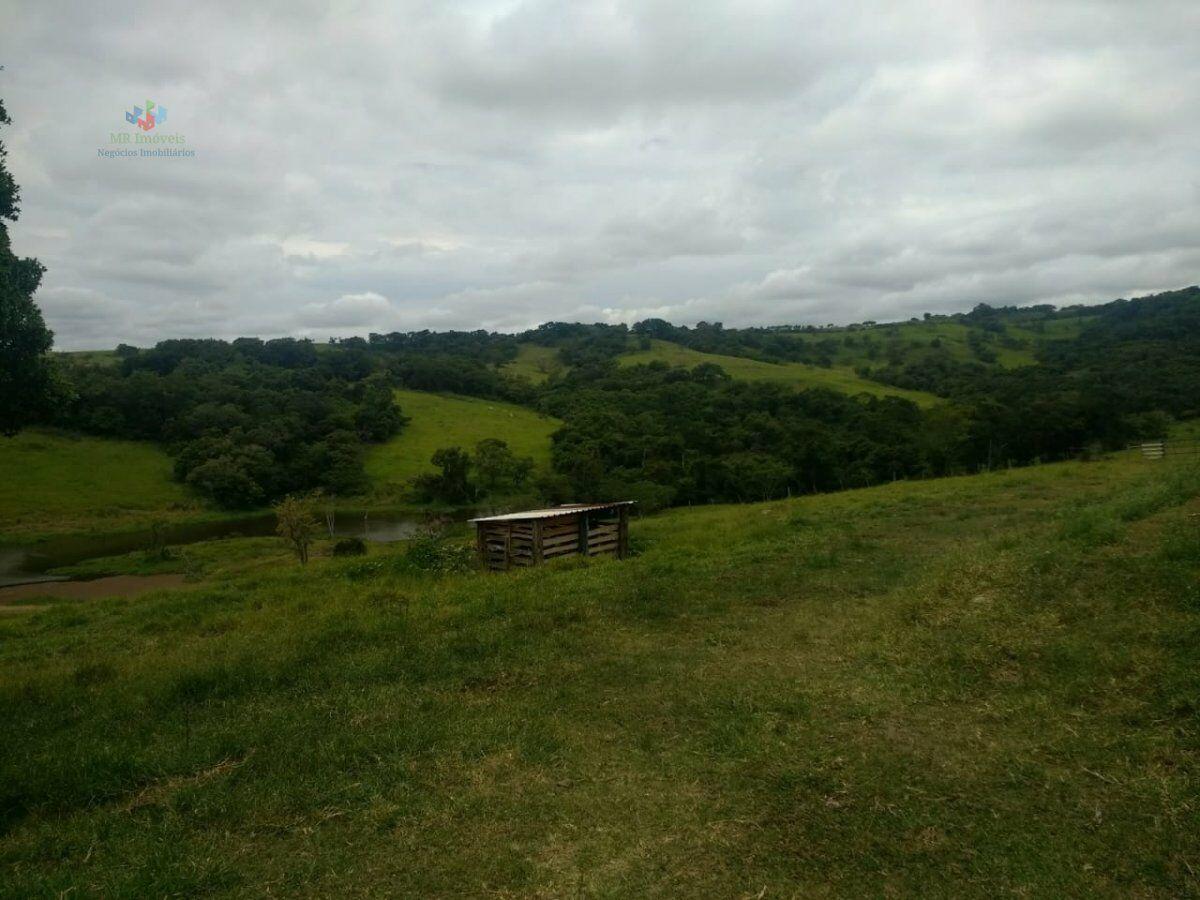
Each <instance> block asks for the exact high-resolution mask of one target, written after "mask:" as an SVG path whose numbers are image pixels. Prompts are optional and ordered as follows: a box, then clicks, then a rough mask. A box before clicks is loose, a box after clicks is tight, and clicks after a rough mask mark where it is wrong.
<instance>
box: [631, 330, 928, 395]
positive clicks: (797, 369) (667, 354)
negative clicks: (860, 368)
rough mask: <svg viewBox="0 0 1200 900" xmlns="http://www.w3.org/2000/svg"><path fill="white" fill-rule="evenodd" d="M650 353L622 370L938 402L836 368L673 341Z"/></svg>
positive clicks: (636, 354) (655, 345)
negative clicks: (703, 370)
mask: <svg viewBox="0 0 1200 900" xmlns="http://www.w3.org/2000/svg"><path fill="white" fill-rule="evenodd" d="M651 345H652V346H651V348H650V349H649V350H635V351H632V352H630V353H625V354H622V355H621V356H619V357H617V362H618V363H620V364H621V365H623V366H636V365H641V364H645V363H651V362H663V363H666V364H667V365H671V366H684V367H686V368H689V369H691V368H694V367H695V366H698V365H701V364H703V363H712V364H714V365H718V366H720V367H721V368H722V369H724V370H725V373H726V374H727V375H729V376H730V377H731V378H736V379H740V380H743V381H773V382H778V383H780V384H787V385H791V386H793V387H796V388H810V387H820V388H828V389H829V390H832V391H841V392H842V393H845V394H871V395H873V396H876V397H888V396H891V397H903V398H904V399H906V400H911V401H913V402H914V403H916V404H917V405H918V406H923V407H927V406H932V405H934V404H935V403H938V402H940V400H939V398H937V397H935V396H934V395H933V394H927V393H925V392H924V391H910V390H905V389H904V388H896V387H891V386H889V385H886V384H880V383H879V382H877V381H869V380H867V379H865V378H860V377H859V376H858V375H856V374H855V373H854V372H853V371H852V370H851V369H848V368H845V367H839V366H834V367H833V368H829V369H826V368H822V367H820V366H809V365H805V364H804V363H768V362H761V361H760V360H756V359H748V358H746V357H741V356H724V355H722V354H719V353H702V352H700V351H699V350H692V349H691V348H689V347H684V346H682V345H680V344H675V343H672V342H670V341H660V340H655V341H652V342H651Z"/></svg>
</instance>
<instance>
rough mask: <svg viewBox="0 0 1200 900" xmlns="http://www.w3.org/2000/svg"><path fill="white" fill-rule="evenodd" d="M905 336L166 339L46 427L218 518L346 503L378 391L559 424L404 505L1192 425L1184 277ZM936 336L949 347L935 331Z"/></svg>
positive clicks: (715, 485) (736, 497) (482, 452)
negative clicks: (836, 380)
mask: <svg viewBox="0 0 1200 900" xmlns="http://www.w3.org/2000/svg"><path fill="white" fill-rule="evenodd" d="M902 325H903V327H900V325H878V324H876V323H863V324H860V325H855V326H849V327H842V328H831V327H826V328H813V327H807V328H775V329H767V328H750V329H726V328H723V327H722V326H721V325H720V324H710V323H701V324H700V325H698V326H696V327H694V328H686V327H678V326H674V325H671V324H669V323H666V322H663V321H661V320H648V321H645V322H639V323H637V324H636V325H634V326H632V327H627V326H624V325H615V326H613V325H583V324H575V323H547V324H545V325H542V326H539V327H538V328H536V329H533V330H530V331H527V332H525V333H523V334H516V335H510V334H493V333H488V332H484V331H477V332H469V333H466V332H445V333H434V332H415V333H393V334H383V335H381V334H371V335H370V336H368V337H366V338H349V339H340V340H332V341H330V342H329V343H325V344H315V343H313V342H310V341H306V340H296V339H292V338H283V339H278V340H269V341H262V340H258V339H255V338H241V339H238V340H235V341H232V342H225V341H219V340H170V341H163V342H161V343H159V344H157V345H156V346H155V347H152V348H148V349H138V348H134V347H129V346H121V347H119V348H118V349H117V351H116V361H115V363H113V362H112V361H111V360H110V361H107V362H100V363H96V362H90V363H89V362H77V363H74V364H72V365H70V366H67V367H65V374H66V377H67V381H68V382H69V384H70V388H71V389H70V391H69V393H70V396H71V398H72V399H71V400H70V401H69V402H66V403H64V404H61V405H59V406H58V407H57V409H56V412H55V414H54V417H53V421H54V422H55V423H56V424H59V425H62V426H64V427H69V428H72V429H76V430H79V431H83V432H88V433H94V434H101V435H111V436H122V437H133V438H141V439H147V440H153V441H157V442H160V443H162V444H163V445H165V446H167V447H168V448H169V449H170V451H171V453H172V454H173V457H174V459H175V468H176V475H177V477H178V478H179V479H181V480H183V481H185V482H187V483H188V484H191V485H192V486H194V487H195V488H196V489H197V490H198V491H199V492H200V493H202V494H204V495H207V496H209V497H211V498H212V499H214V500H215V501H217V502H218V503H220V504H222V505H226V506H253V505H256V504H259V503H262V502H265V501H268V500H271V499H273V498H276V497H279V496H282V495H283V494H286V493H289V492H293V491H299V490H309V489H314V488H321V489H324V490H326V491H328V492H331V493H336V494H340V495H352V494H356V493H361V492H362V491H364V490H366V489H367V488H368V486H369V485H368V482H367V478H366V475H365V473H364V469H363V464H362V460H363V453H364V449H365V446H366V445H368V444H370V443H372V442H380V441H385V440H387V439H388V438H389V437H391V436H392V435H394V434H396V433H398V432H399V431H400V430H401V429H402V428H403V427H404V424H405V416H404V414H403V411H402V410H401V409H399V408H398V407H397V406H396V404H395V403H394V402H393V399H392V392H391V388H392V387H406V388H410V389H415V390H426V391H445V392H453V393H458V394H463V395H468V396H476V397H484V398H494V399H503V400H507V401H510V402H516V403H520V404H524V405H527V406H530V407H533V408H536V409H538V410H540V411H542V412H545V413H547V414H550V415H553V416H556V417H558V418H559V419H561V420H563V422H564V423H565V425H564V427H563V428H561V429H560V430H559V431H558V432H557V433H556V434H555V435H554V438H553V443H554V446H553V454H552V459H553V470H552V471H543V472H540V473H536V474H533V475H531V474H530V472H529V465H528V463H527V461H523V460H519V459H515V458H512V457H511V456H506V455H505V449H504V448H503V446H496V444H497V443H498V442H493V444H491V445H489V446H485V447H482V448H480V449H477V450H475V453H474V455H472V450H473V448H455V447H447V448H444V450H445V452H442V453H440V454H439V458H438V460H437V461H436V462H437V465H438V466H439V467H440V469H441V474H440V475H439V476H436V477H432V476H431V477H427V478H425V479H422V480H421V481H420V482H419V483H417V484H414V485H413V490H414V492H415V493H414V496H416V497H418V498H419V499H425V500H431V499H441V500H445V501H447V502H450V501H453V502H464V501H466V500H469V499H472V498H477V497H478V496H480V492H481V490H482V484H479V485H475V486H472V484H471V479H472V478H474V479H475V481H476V482H483V481H485V480H486V481H487V482H489V483H490V484H492V485H493V486H494V485H495V483H496V482H497V480H498V476H497V475H496V473H497V472H501V473H503V472H512V473H516V474H513V475H512V477H511V478H509V479H508V483H509V484H510V486H511V485H512V484H517V485H521V486H525V488H526V490H533V491H535V492H536V493H537V494H538V495H539V497H540V499H542V500H545V501H563V500H567V499H579V500H588V499H599V498H611V497H615V496H620V497H632V498H635V499H637V500H639V501H640V502H641V503H642V504H643V505H644V507H646V508H650V509H653V508H658V507H662V506H666V505H672V504H683V503H704V502H712V501H747V500H759V499H763V498H769V497H777V496H782V495H784V494H788V493H792V494H795V493H803V492H813V491H829V490H839V489H844V488H849V487H859V486H865V485H870V484H874V483H878V482H881V481H888V480H893V479H899V478H911V477H930V476H938V475H945V474H952V473H959V472H968V471H976V470H979V469H981V468H987V467H995V466H1002V465H1025V464H1029V463H1032V462H1036V461H1048V460H1054V459H1061V458H1065V457H1068V456H1072V455H1078V454H1080V453H1083V452H1089V451H1092V450H1098V449H1106V448H1108V449H1111V448H1116V447H1120V446H1122V445H1124V443H1126V442H1127V441H1130V440H1133V439H1137V438H1141V437H1148V436H1157V435H1160V434H1162V433H1164V431H1165V429H1166V428H1167V427H1168V425H1169V424H1170V422H1171V421H1172V420H1173V419H1178V418H1189V417H1194V416H1197V415H1200V399H1198V398H1200V289H1197V288H1195V287H1193V288H1188V289H1185V290H1181V291H1175V292H1170V293H1166V294H1160V295H1157V296H1154V297H1147V298H1142V299H1138V300H1128V301H1127V300H1118V301H1115V302H1113V303H1108V304H1104V305H1100V306H1092V307H1074V308H1071V309H1066V310H1055V309H1053V308H1052V307H1048V306H1039V307H1034V308H1015V307H1009V308H993V307H989V306H986V305H982V304H981V305H979V306H977V307H976V308H975V309H974V310H972V311H971V312H969V313H965V314H960V315H955V316H938V317H926V318H924V319H922V320H913V321H912V322H910V323H902ZM949 327H953V328H954V329H957V330H958V331H957V332H955V333H957V334H960V335H961V336H962V340H961V341H960V342H959V344H957V345H954V346H951V345H949V344H948V343H947V341H945V340H943V338H941V337H939V336H938V335H940V334H942V333H945V332H946V331H947V329H948V328H949ZM926 332H928V334H932V335H934V336H933V337H931V338H930V337H928V336H927V335H926ZM1041 335H1046V337H1045V338H1044V339H1042V338H1040V336H1041ZM923 336H924V337H923ZM1031 336H1032V338H1031ZM651 341H669V342H671V343H673V344H678V345H681V346H684V347H688V348H691V349H695V350H699V351H702V352H705V353H720V354H723V355H724V356H733V357H747V358H751V359H757V360H761V361H764V362H809V363H811V364H813V365H818V366H831V365H834V364H835V363H836V364H838V365H843V364H849V363H850V362H857V363H858V365H856V370H857V371H858V373H859V374H860V375H862V376H864V377H869V378H870V379H872V380H873V381H875V382H878V383H880V384H890V385H896V386H898V387H904V388H913V389H919V390H923V391H927V392H929V393H932V394H936V395H937V396H938V397H941V398H944V401H943V402H941V403H937V404H934V405H932V406H931V407H929V408H924V409H922V408H919V407H918V406H916V405H915V404H914V403H912V402H910V401H908V400H905V399H901V398H898V397H888V396H882V397H881V396H871V395H867V394H860V395H857V396H851V395H849V394H846V393H841V392H838V391H834V390H829V389H825V388H819V387H810V388H808V389H804V390H796V389H794V388H792V387H789V386H786V385H781V384H772V383H762V382H748V381H739V380H736V379H734V378H731V377H730V376H729V375H728V374H727V373H726V372H725V371H723V370H722V368H721V367H720V366H718V365H714V364H711V363H705V364H702V365H698V366H694V367H691V368H684V367H678V366H670V365H667V364H665V363H663V362H651V363H648V364H641V365H622V364H620V357H621V356H622V355H623V354H627V353H629V352H632V351H635V350H637V349H639V348H643V349H644V348H645V347H647V346H649V345H650V344H649V342H651ZM525 345H534V346H537V347H541V348H549V349H550V350H552V351H553V352H554V353H555V354H556V356H557V358H558V360H559V361H560V362H561V364H562V365H561V369H560V370H559V371H558V372H556V374H554V375H553V376H551V377H548V378H546V379H545V380H543V381H541V382H540V383H534V381H532V380H531V379H529V378H527V377H523V376H521V375H518V374H512V372H511V371H510V368H509V364H511V363H512V362H513V360H515V359H516V358H517V356H518V354H519V352H520V349H521V347H522V346H525ZM1005 349H1008V350H1011V351H1014V352H1017V351H1019V352H1021V353H1025V354H1027V355H1028V357H1029V358H1028V361H1027V364H1023V365H1016V366H1008V367H1006V366H1002V365H998V364H997V357H998V353H1000V352H1003V351H1004V350H1005ZM527 477H528V483H526V479H527ZM501 480H503V479H501Z"/></svg>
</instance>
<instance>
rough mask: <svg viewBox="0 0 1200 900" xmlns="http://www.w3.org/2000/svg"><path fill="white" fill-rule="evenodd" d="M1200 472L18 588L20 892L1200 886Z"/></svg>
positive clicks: (821, 500) (4, 777)
mask: <svg viewBox="0 0 1200 900" xmlns="http://www.w3.org/2000/svg"><path fill="white" fill-rule="evenodd" d="M1198 495H1200V471H1197V470H1196V469H1195V468H1194V467H1189V466H1187V465H1183V464H1179V465H1177V464H1172V463H1164V464H1150V463H1145V462H1142V461H1140V460H1137V459H1134V458H1132V457H1124V458H1121V459H1114V460H1108V461H1101V462H1094V463H1069V464H1063V465H1057V466H1047V467H1042V468H1035V469H1026V470H1014V471H1012V472H999V473H994V474H989V475H981V476H976V477H971V478H958V479H945V480H941V481H933V482H912V483H904V482H901V483H896V484H892V485H888V486H885V487H880V488H873V489H868V490H862V491H854V492H848V493H844V494H838V495H828V496H820V497H809V498H801V499H797V500H792V501H786V502H783V501H781V502H774V503H769V504H763V505H755V506H744V507H706V508H702V509H695V510H677V511H674V512H671V513H668V514H665V515H662V516H658V517H655V518H651V519H646V520H641V521H637V522H635V523H634V529H633V536H632V538H633V544H634V547H635V548H636V549H637V551H638V555H637V556H636V557H635V558H633V559H631V560H628V561H625V562H615V561H606V562H592V563H590V564H589V563H587V562H586V561H582V560H576V561H572V562H569V563H568V564H565V565H560V566H550V567H546V568H542V569H539V570H530V571H525V572H520V573H514V574H510V575H503V576H483V575H475V574H462V575H449V576H444V577H441V578H435V577H433V576H429V575H419V574H413V573H412V572H411V571H409V570H406V569H405V568H404V567H402V566H398V565H397V564H396V560H397V558H398V553H399V551H398V550H397V549H394V548H393V549H380V548H374V549H373V553H372V555H371V556H368V557H366V558H365V559H356V560H335V559H325V558H322V559H317V560H315V561H314V562H313V563H311V564H310V565H309V566H308V567H307V568H303V569H302V568H301V567H299V566H298V565H296V564H294V563H288V562H286V561H285V560H284V559H283V558H282V557H281V556H280V557H276V558H274V560H273V561H272V562H271V563H270V564H269V565H267V564H257V567H255V568H252V569H250V570H245V569H243V568H241V567H239V566H237V565H235V566H232V567H230V568H229V569H228V570H225V571H222V570H221V569H220V567H214V566H211V565H210V566H209V567H208V568H207V569H206V570H205V571H206V572H207V576H206V580H204V581H201V582H200V583H198V584H196V585H192V586H191V587H189V588H188V589H187V590H178V591H173V592H163V593H159V594H151V595H146V596H143V597H141V598H138V599H136V600H121V599H110V600H103V601H94V602H91V603H79V602H73V603H72V602H64V603H56V604H54V605H53V606H52V607H51V608H48V609H46V610H44V611H42V612H38V613H34V614H30V615H13V616H8V617H6V618H4V619H2V620H0V719H2V721H4V722H5V725H6V738H5V740H4V741H2V742H0V871H3V872H4V876H3V878H2V879H0V892H3V893H4V894H6V895H8V896H14V897H16V896H22V897H24V896H48V895H56V894H60V893H65V892H73V894H74V895H78V896H96V895H99V896H147V895H154V896H161V895H189V896H191V895H198V894H207V895H221V896H246V895H289V896H295V895H309V896H311V895H324V896H345V895H355V896H376V895H390V896H480V895H494V896H547V897H550V896H554V897H562V896H604V897H646V896H662V897H681V896H687V897H764V898H765V897H792V896H805V897H811V896H821V897H826V896H836V897H862V896H939V897H945V896H955V897H968V896H974V897H994V896H998V895H1011V894H1015V895H1020V896H1055V897H1057V896H1081V897H1082V896H1111V897H1127V896H1139V897H1164V898H1165V897H1180V896H1185V895H1195V894H1196V893H1197V892H1198V891H1200V881H1198V880H1197V872H1198V871H1200V828H1198V827H1197V826H1198V824H1200V823H1198V821H1197V809H1198V808H1200V807H1198V804H1200V791H1198V784H1200V779H1198V777H1197V776H1198V775H1200V762H1198V760H1197V752H1196V751H1197V746H1198V743H1197V736H1198V727H1200V723H1198V722H1197V715H1198V701H1197V697H1198V696H1200V527H1198V526H1197V520H1196V519H1195V518H1194V517H1193V516H1194V515H1195V513H1197V512H1200V501H1198V500H1197V497H1198ZM233 555H234V556H235V557H237V558H239V559H242V560H244V561H245V562H246V563H247V565H249V564H250V562H251V561H252V560H254V559H256V558H258V557H259V554H256V553H253V552H251V550H250V549H247V548H243V549H242V550H240V551H237V552H236V553H233ZM572 563H573V564H572Z"/></svg>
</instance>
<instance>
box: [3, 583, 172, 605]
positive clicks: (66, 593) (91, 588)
mask: <svg viewBox="0 0 1200 900" xmlns="http://www.w3.org/2000/svg"><path fill="white" fill-rule="evenodd" d="M182 585H183V576H182V575H113V576H111V577H108V578H93V579H92V580H91V581H40V582H37V583H36V584H18V585H13V586H12V587H5V588H0V613H4V612H30V611H32V610H35V609H40V608H41V607H38V606H32V605H29V604H28V601H31V600H36V599H41V598H50V599H54V600H99V599H100V598H102V597H135V596H137V595H138V594H144V593H146V592H147V591H159V590H163V589H164V588H174V587H180V586H182Z"/></svg>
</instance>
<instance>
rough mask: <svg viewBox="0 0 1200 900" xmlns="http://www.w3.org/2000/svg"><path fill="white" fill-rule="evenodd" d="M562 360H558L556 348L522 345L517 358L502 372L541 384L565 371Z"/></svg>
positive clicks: (508, 363) (505, 366)
mask: <svg viewBox="0 0 1200 900" xmlns="http://www.w3.org/2000/svg"><path fill="white" fill-rule="evenodd" d="M564 368H565V367H564V366H563V363H562V360H560V359H559V358H558V349H557V348H556V347H543V346H541V345H540V344H521V345H520V347H519V349H518V351H517V358H516V359H514V360H512V361H511V362H507V363H505V364H504V365H503V366H501V367H500V370H501V371H502V372H505V373H507V374H509V375H518V376H521V377H524V378H528V379H529V380H530V381H532V382H533V383H534V384H541V383H542V382H543V381H545V380H546V379H548V378H549V377H550V376H551V375H555V374H557V373H559V372H561V371H563V369H564Z"/></svg>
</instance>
